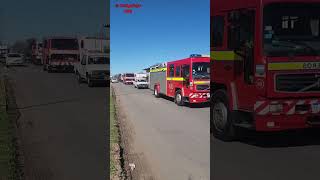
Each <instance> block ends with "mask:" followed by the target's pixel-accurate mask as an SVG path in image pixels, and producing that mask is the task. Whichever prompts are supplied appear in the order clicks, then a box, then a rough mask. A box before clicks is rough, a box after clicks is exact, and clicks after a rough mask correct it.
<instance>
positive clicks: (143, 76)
mask: <svg viewBox="0 0 320 180" xmlns="http://www.w3.org/2000/svg"><path fill="white" fill-rule="evenodd" d="M147 77H148V75H147V73H135V74H134V81H133V85H134V87H135V88H138V89H140V88H148V81H147Z"/></svg>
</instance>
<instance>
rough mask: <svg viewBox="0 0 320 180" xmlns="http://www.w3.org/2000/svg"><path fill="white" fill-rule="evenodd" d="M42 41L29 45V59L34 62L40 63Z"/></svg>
mask: <svg viewBox="0 0 320 180" xmlns="http://www.w3.org/2000/svg"><path fill="white" fill-rule="evenodd" d="M41 58H42V43H40V42H37V41H36V42H34V43H33V44H32V47H31V60H32V62H33V63H34V64H41Z"/></svg>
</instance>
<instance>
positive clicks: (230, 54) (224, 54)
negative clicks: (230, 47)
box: [210, 51, 241, 61]
mask: <svg viewBox="0 0 320 180" xmlns="http://www.w3.org/2000/svg"><path fill="white" fill-rule="evenodd" d="M210 57H211V60H213V61H235V60H241V58H240V57H239V55H237V54H236V53H235V52H234V51H211V52H210Z"/></svg>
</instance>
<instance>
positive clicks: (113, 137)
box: [110, 94, 119, 176]
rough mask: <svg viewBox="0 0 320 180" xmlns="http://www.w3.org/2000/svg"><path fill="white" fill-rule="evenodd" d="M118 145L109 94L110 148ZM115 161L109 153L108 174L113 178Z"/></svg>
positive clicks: (116, 128) (112, 103) (111, 100)
mask: <svg viewBox="0 0 320 180" xmlns="http://www.w3.org/2000/svg"><path fill="white" fill-rule="evenodd" d="M117 143H119V134H118V127H117V123H116V111H115V105H114V99H113V96H112V95H111V94H110V148H112V145H113V144H117ZM115 163H116V162H115V159H114V157H113V156H112V155H111V151H110V174H111V176H113V175H114V174H115V173H116V166H115Z"/></svg>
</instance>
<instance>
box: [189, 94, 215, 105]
mask: <svg viewBox="0 0 320 180" xmlns="http://www.w3.org/2000/svg"><path fill="white" fill-rule="evenodd" d="M188 99H189V100H188V101H189V103H206V102H209V101H210V93H209V92H208V93H190V94H189V97H188Z"/></svg>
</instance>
